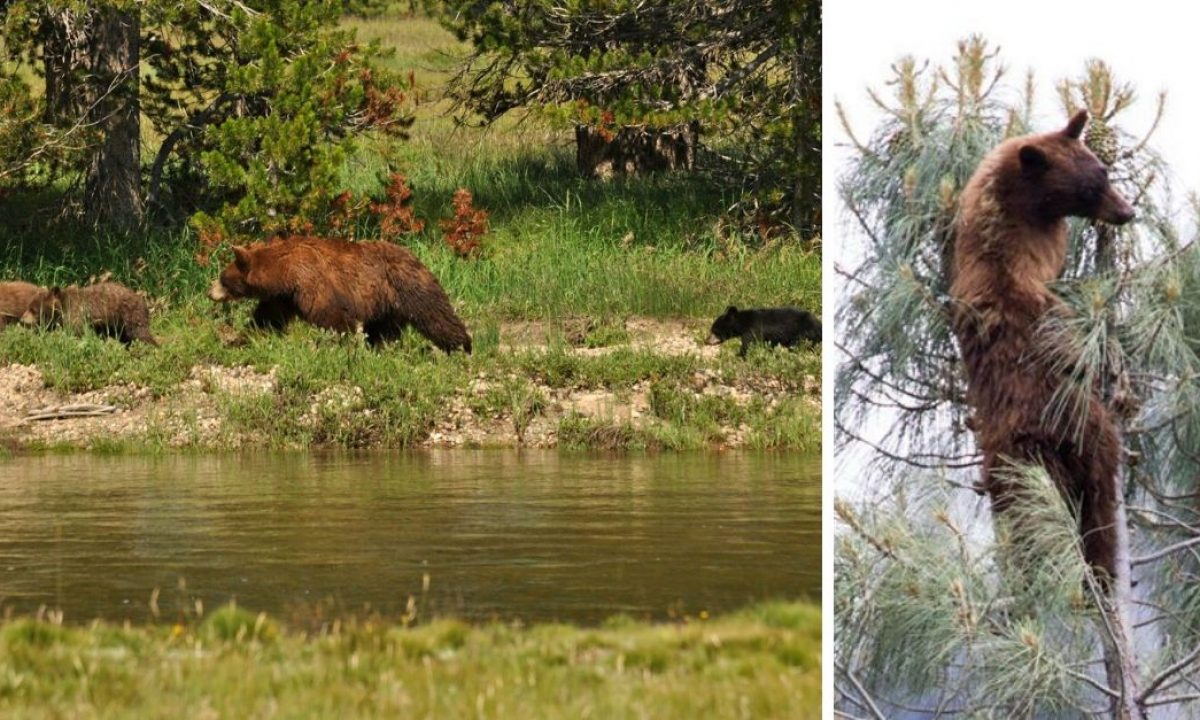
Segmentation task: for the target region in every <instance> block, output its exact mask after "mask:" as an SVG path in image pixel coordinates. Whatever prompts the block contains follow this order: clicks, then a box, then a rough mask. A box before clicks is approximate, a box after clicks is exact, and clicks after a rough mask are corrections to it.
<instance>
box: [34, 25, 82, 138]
mask: <svg viewBox="0 0 1200 720" xmlns="http://www.w3.org/2000/svg"><path fill="white" fill-rule="evenodd" d="M41 36H42V71H43V73H44V75H45V79H46V110H45V115H44V119H45V121H46V122H47V123H48V124H50V125H54V126H56V127H70V126H72V125H75V124H76V123H78V122H79V121H80V120H81V119H82V118H83V114H84V113H85V112H86V111H87V96H88V93H87V92H86V88H85V85H84V83H85V78H86V76H87V74H88V67H89V63H90V60H91V58H90V57H89V55H88V50H87V44H88V16H87V15H86V14H78V13H76V12H75V11H73V10H71V9H69V8H67V9H63V10H59V11H57V12H53V13H50V14H47V15H46V16H45V17H43V19H42V25H41Z"/></svg>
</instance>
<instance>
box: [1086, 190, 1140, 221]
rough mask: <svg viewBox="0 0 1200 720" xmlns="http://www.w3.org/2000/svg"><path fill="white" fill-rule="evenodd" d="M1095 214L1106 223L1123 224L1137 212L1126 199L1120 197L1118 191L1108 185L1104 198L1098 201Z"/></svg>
mask: <svg viewBox="0 0 1200 720" xmlns="http://www.w3.org/2000/svg"><path fill="white" fill-rule="evenodd" d="M1096 215H1097V217H1098V218H1099V219H1100V220H1103V221H1104V222H1106V223H1111V224H1113V225H1124V224H1125V223H1127V222H1129V221H1130V220H1132V219H1134V217H1136V216H1137V213H1136V212H1135V211H1134V209H1133V206H1132V205H1130V204H1129V201H1128V200H1126V199H1125V198H1123V197H1121V194H1120V193H1118V192H1117V191H1116V190H1114V189H1113V188H1111V187H1110V188H1109V189H1108V191H1107V192H1105V193H1104V199H1103V200H1102V201H1101V202H1100V211H1099V212H1098V213H1096Z"/></svg>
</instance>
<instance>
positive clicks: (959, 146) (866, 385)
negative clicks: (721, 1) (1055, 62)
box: [834, 38, 1200, 718]
mask: <svg viewBox="0 0 1200 720" xmlns="http://www.w3.org/2000/svg"><path fill="white" fill-rule="evenodd" d="M1007 78H1008V76H1007V74H1006V72H1005V69H1004V68H1003V67H1002V66H1001V65H1000V64H999V60H998V57H997V53H996V51H994V50H993V49H991V48H990V47H989V46H988V45H987V43H986V42H984V41H983V40H982V39H980V38H971V39H969V40H966V41H963V42H962V43H961V44H960V46H959V48H958V54H957V55H956V57H955V58H954V61H953V62H952V63H950V64H949V66H947V67H936V66H931V65H930V64H928V63H920V62H918V61H916V60H915V59H913V58H905V59H902V60H900V61H899V62H897V63H896V64H895V65H894V66H893V76H892V78H891V80H890V82H891V85H892V87H894V89H895V95H894V97H893V98H885V97H884V96H882V95H880V94H878V93H874V92H872V95H871V97H872V98H873V99H874V101H875V102H876V103H877V104H878V106H879V107H880V108H881V109H882V110H883V111H884V112H885V118H886V119H885V120H884V121H883V122H882V123H881V124H880V126H879V127H878V128H876V129H875V130H874V132H872V134H871V135H870V136H869V137H868V138H865V139H862V138H860V137H859V136H858V135H856V134H855V133H853V132H852V131H851V128H850V126H849V124H848V121H847V118H845V117H844V116H843V118H842V120H843V123H844V124H845V125H846V129H847V131H848V132H850V135H851V137H852V138H853V142H854V147H855V153H854V157H853V159H852V161H851V162H850V164H849V166H848V167H847V168H846V171H845V174H844V175H843V176H842V179H841V183H840V185H839V188H838V193H839V196H840V197H841V199H842V200H843V202H844V203H845V206H846V207H847V209H848V210H849V217H850V218H851V219H852V222H853V224H854V225H855V227H856V228H857V229H858V230H859V231H860V232H859V234H860V235H861V236H862V237H863V243H864V245H863V248H862V254H861V255H860V256H859V257H858V258H857V259H856V263H855V264H854V266H853V267H850V268H848V269H845V270H843V271H841V272H840V275H841V280H840V283H841V284H842V285H843V286H844V288H845V290H844V293H845V294H844V296H843V297H842V299H841V302H840V303H839V307H838V311H837V313H838V327H839V332H838V337H839V338H842V339H843V340H842V343H841V345H840V346H839V349H840V352H841V353H842V358H841V363H840V368H839V371H838V373H837V380H836V383H835V384H836V392H835V418H836V420H835V424H836V427H837V430H838V447H839V452H840V453H842V454H843V456H844V457H849V458H854V462H859V461H865V462H867V463H868V464H869V466H870V468H871V469H872V472H871V476H872V478H873V481H872V482H871V483H869V484H868V485H866V486H863V487H861V488H858V489H857V491H856V492H855V493H854V494H853V495H852V496H850V494H843V496H842V497H839V498H838V500H837V502H836V514H837V516H838V518H839V521H840V523H839V528H838V532H837V545H836V552H835V557H836V568H835V571H836V593H835V597H836V602H835V607H834V610H835V613H836V618H837V620H836V622H837V638H838V640H837V648H836V670H837V683H836V687H837V691H838V699H837V702H838V705H839V707H841V708H843V709H844V710H846V711H847V712H849V713H852V714H855V715H869V716H874V717H896V716H905V715H906V714H914V715H916V714H918V710H919V711H920V713H926V712H928V713H936V712H942V713H954V714H957V715H962V716H970V717H1077V716H1083V715H1086V714H1090V713H1097V712H1098V713H1100V714H1103V715H1107V716H1111V717H1117V718H1136V717H1146V716H1147V713H1148V712H1149V709H1150V708H1169V709H1170V710H1179V709H1180V708H1182V707H1187V705H1186V704H1187V703H1190V702H1193V701H1194V699H1195V697H1196V689H1197V685H1196V683H1198V682H1200V667H1198V666H1197V661H1198V660H1200V651H1197V650H1196V647H1197V641H1198V640H1200V590H1198V589H1197V588H1200V583H1197V582H1196V580H1197V573H1198V571H1200V555H1197V554H1196V548H1197V547H1200V504H1198V503H1196V502H1195V498H1196V497H1197V491H1198V490H1200V488H1198V487H1197V485H1198V481H1197V478H1198V477H1200V474H1198V473H1197V469H1198V467H1200V465H1198V463H1200V454H1197V452H1196V448H1197V447H1200V444H1198V442H1200V394H1198V391H1200V386H1198V384H1197V383H1198V381H1200V342H1198V341H1197V338H1200V334H1198V332H1197V331H1198V330H1200V325H1198V324H1197V323H1198V322H1200V313H1198V312H1197V311H1198V310H1200V293H1198V291H1197V287H1200V286H1197V285H1196V284H1195V283H1196V282H1197V281H1198V280H1200V253H1198V252H1197V249H1196V247H1195V245H1194V243H1193V242H1191V241H1184V240H1182V239H1181V237H1180V231H1179V229H1178V228H1177V227H1176V225H1175V219H1174V218H1173V217H1172V215H1171V213H1170V212H1169V210H1168V209H1169V208H1170V207H1171V197H1170V193H1169V188H1168V187H1167V185H1166V183H1165V180H1164V177H1165V173H1164V170H1165V166H1164V162H1163V160H1162V158H1160V157H1159V156H1158V155H1157V154H1156V153H1154V152H1153V151H1152V150H1151V149H1150V148H1149V146H1148V144H1147V141H1148V140H1149V138H1150V136H1151V135H1152V134H1153V130H1154V127H1151V128H1149V129H1147V130H1146V131H1145V132H1144V133H1143V134H1142V135H1141V136H1139V137H1134V136H1132V135H1130V134H1129V133H1128V132H1127V131H1126V130H1125V128H1124V127H1123V125H1122V119H1123V112H1124V111H1125V110H1126V109H1127V108H1128V107H1130V106H1131V105H1132V104H1133V103H1134V102H1135V100H1136V94H1135V92H1134V90H1133V88H1132V87H1131V86H1129V85H1128V84H1124V83H1120V82H1118V81H1117V80H1116V79H1115V76H1114V74H1113V72H1112V70H1111V69H1110V68H1109V67H1108V66H1107V65H1106V64H1104V63H1103V62H1100V61H1092V62H1090V63H1088V64H1087V65H1086V66H1085V68H1084V72H1083V73H1082V74H1081V76H1080V77H1078V78H1072V79H1070V80H1067V81H1064V82H1063V83H1061V84H1060V85H1059V86H1058V89H1059V97H1060V100H1061V108H1060V109H1056V111H1055V112H1056V113H1057V112H1059V111H1060V110H1061V113H1062V114H1061V116H1062V117H1066V115H1067V113H1068V112H1069V111H1071V110H1074V109H1076V108H1078V107H1086V108H1088V109H1089V111H1090V113H1091V115H1092V116H1093V117H1094V118H1097V119H1098V122H1096V123H1095V125H1094V126H1093V129H1092V131H1091V133H1090V134H1089V136H1088V137H1087V142H1088V143H1089V144H1090V145H1092V146H1093V147H1094V148H1095V149H1096V151H1097V154H1098V156H1100V157H1102V158H1103V159H1104V160H1105V161H1106V162H1109V163H1111V177H1112V178H1113V181H1114V183H1115V184H1116V185H1117V186H1118V188H1119V189H1120V191H1121V192H1122V194H1123V195H1124V196H1125V197H1127V198H1133V199H1135V204H1136V206H1137V211H1138V214H1139V220H1138V222H1136V223H1135V224H1134V225H1132V226H1125V227H1122V228H1111V227H1106V226H1102V225H1099V224H1096V223H1091V222H1086V221H1075V222H1073V223H1072V225H1071V246H1070V252H1069V257H1068V262H1067V268H1066V271H1065V272H1064V275H1063V277H1062V278H1061V279H1060V281H1059V282H1058V283H1057V285H1056V288H1055V289H1056V292H1057V293H1058V294H1059V295H1060V296H1061V297H1062V298H1063V299H1064V300H1065V301H1066V302H1067V303H1068V304H1069V305H1070V307H1071V308H1072V309H1073V311H1074V312H1073V315H1072V316H1071V317H1068V318H1061V319H1058V320H1057V321H1049V320H1048V321H1047V322H1048V323H1049V322H1057V323H1058V326H1057V327H1052V328H1050V330H1051V331H1054V332H1056V333H1059V336H1060V337H1066V338H1070V339H1071V342H1072V343H1073V348H1074V350H1076V351H1077V357H1078V358H1079V361H1078V364H1079V365H1078V367H1075V368H1072V371H1073V372H1076V373H1078V376H1079V377H1081V378H1084V380H1083V381H1084V382H1096V383H1098V384H1099V385H1100V386H1101V387H1103V389H1104V399H1105V401H1106V402H1107V404H1108V405H1109V406H1110V408H1111V409H1112V410H1113V413H1114V415H1115V416H1116V417H1118V418H1119V419H1120V421H1121V431H1122V434H1123V438H1124V444H1125V448H1126V454H1125V461H1124V467H1123V472H1122V481H1123V482H1124V483H1125V489H1124V492H1123V494H1122V495H1123V498H1124V500H1125V502H1126V504H1127V510H1128V512H1127V519H1126V520H1125V522H1123V523H1122V526H1121V528H1120V530H1121V531H1122V533H1123V542H1122V547H1123V551H1124V554H1123V558H1122V560H1123V565H1124V567H1127V568H1129V569H1130V571H1131V572H1132V575H1133V578H1134V579H1135V580H1136V582H1137V586H1136V588H1132V589H1131V588H1130V586H1129V584H1128V582H1126V583H1125V584H1124V585H1123V586H1121V587H1117V588H1116V590H1115V591H1114V593H1113V595H1112V596H1111V597H1108V596H1106V594H1105V593H1104V592H1102V591H1101V590H1100V589H1099V588H1098V587H1096V585H1095V583H1094V581H1093V580H1092V577H1091V573H1090V572H1088V571H1087V568H1086V565H1085V564H1084V562H1083V558H1082V554H1081V551H1080V543H1079V538H1078V532H1077V530H1076V524H1075V521H1074V517H1073V515H1072V511H1071V509H1070V508H1068V507H1067V505H1066V504H1065V502H1064V501H1063V499H1062V497H1061V495H1060V494H1059V493H1058V491H1057V490H1056V489H1055V488H1054V487H1053V485H1052V484H1051V483H1050V481H1049V479H1048V477H1047V476H1046V473H1045V472H1044V470H1042V469H1041V468H1039V467H1036V466H1034V467H1028V468H1026V469H1024V470H1022V471H1021V472H1020V474H1019V477H1018V478H1016V479H1017V480H1018V481H1019V484H1020V486H1021V488H1022V490H1021V494H1020V497H1019V498H1018V499H1017V501H1016V502H1015V503H1014V516H1013V517H1010V518H1007V519H1006V520H1005V522H1003V523H999V524H995V523H993V522H992V516H991V513H990V512H989V511H988V509H987V507H986V500H981V499H980V498H979V496H978V494H977V492H976V489H975V486H974V485H975V482H976V480H977V479H978V472H979V470H978V467H977V466H978V461H979V458H978V456H977V454H976V452H975V448H974V441H973V436H972V433H971V425H972V421H971V418H970V412H969V409H968V408H967V407H966V405H965V403H964V391H965V382H964V378H963V372H962V369H961V367H960V361H959V354H958V350H957V347H956V345H955V342H954V339H953V337H952V335H951V333H950V331H949V325H948V311H947V307H948V306H947V303H948V300H949V297H948V270H949V263H950V259H951V253H952V251H953V242H954V217H955V212H956V210H957V201H958V193H959V192H960V191H961V189H962V187H963V185H964V184H965V182H966V180H967V179H968V178H969V177H970V175H971V173H972V172H973V171H974V169H975V166H976V164H977V163H978V161H979V160H980V158H981V157H982V156H983V155H984V154H985V153H986V152H987V151H988V150H990V149H991V148H992V147H994V146H995V145H996V144H997V143H999V142H1000V141H1001V140H1002V139H1004V138H1006V137H1010V136H1012V135H1016V134H1022V133H1025V132H1029V131H1031V130H1034V128H1032V127H1031V117H1032V116H1033V111H1034V107H1033V97H1034V79H1033V77H1032V76H1031V75H1030V76H1027V77H1026V78H1024V80H1023V82H1021V83H1020V84H1019V85H1018V86H1017V87H1015V88H1014V87H1012V86H1011V85H1010V84H1009V83H1008V82H1007ZM1014 90H1015V91H1016V92H1013V91H1014ZM1014 96H1016V97H1020V98H1022V100H1021V101H1020V102H1016V103H1012V102H1005V101H1004V100H1002V98H1003V97H1014ZM1162 103H1163V98H1161V97H1160V98H1159V99H1158V109H1159V113H1160V115H1161V111H1162V107H1163V105H1162ZM1156 126H1157V122H1156V123H1155V127H1156ZM1056 411H1057V412H1061V413H1068V414H1069V413H1073V412H1078V409H1077V408H1074V407H1072V406H1071V405H1070V404H1069V403H1066V402H1063V403H1060V404H1059V405H1058V406H1056ZM1014 528H1020V532H1021V534H1022V537H1021V542H1019V543H1015V542H1011V539H1012V537H1011V533H1012V532H1016V531H1015V530H1014ZM1120 585H1121V583H1118V586H1120ZM920 716H924V715H923V714H922V715H920Z"/></svg>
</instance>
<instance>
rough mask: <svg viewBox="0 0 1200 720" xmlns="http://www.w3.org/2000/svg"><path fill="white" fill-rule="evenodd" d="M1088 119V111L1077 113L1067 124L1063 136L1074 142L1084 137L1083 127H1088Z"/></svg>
mask: <svg viewBox="0 0 1200 720" xmlns="http://www.w3.org/2000/svg"><path fill="white" fill-rule="evenodd" d="M1087 119H1088V114H1087V110H1080V111H1079V112H1077V113H1075V114H1074V115H1072V116H1071V119H1070V120H1069V121H1068V122H1067V127H1066V128H1065V129H1064V130H1063V135H1066V136H1067V137H1069V138H1071V139H1072V140H1078V139H1079V137H1080V136H1081V135H1083V126H1084V125H1087Z"/></svg>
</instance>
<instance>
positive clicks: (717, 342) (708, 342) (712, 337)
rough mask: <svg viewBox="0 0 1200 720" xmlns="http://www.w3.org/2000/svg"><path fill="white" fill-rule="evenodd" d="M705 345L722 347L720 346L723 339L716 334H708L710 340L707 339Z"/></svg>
mask: <svg viewBox="0 0 1200 720" xmlns="http://www.w3.org/2000/svg"><path fill="white" fill-rule="evenodd" d="M704 344H705V345H720V344H721V338H719V337H717V336H716V335H715V334H713V333H709V334H708V338H707V339H706V340H705V341H704Z"/></svg>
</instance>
